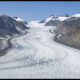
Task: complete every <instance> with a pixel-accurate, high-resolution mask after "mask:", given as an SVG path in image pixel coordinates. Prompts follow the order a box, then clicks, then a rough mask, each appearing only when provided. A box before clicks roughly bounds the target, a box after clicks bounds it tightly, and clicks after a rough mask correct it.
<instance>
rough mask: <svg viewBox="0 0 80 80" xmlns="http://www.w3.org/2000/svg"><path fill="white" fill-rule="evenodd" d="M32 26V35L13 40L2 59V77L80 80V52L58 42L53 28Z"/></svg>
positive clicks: (32, 23)
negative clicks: (69, 79)
mask: <svg viewBox="0 0 80 80" xmlns="http://www.w3.org/2000/svg"><path fill="white" fill-rule="evenodd" d="M28 26H30V27H31V29H30V30H28V34H26V35H23V36H21V37H16V38H14V39H12V40H11V43H12V44H13V46H12V48H11V49H9V50H8V52H7V54H6V55H4V56H2V57H0V78H80V50H77V49H74V48H70V47H68V46H65V45H61V44H59V43H56V42H55V41H54V40H53V37H54V35H55V34H53V33H50V31H49V30H50V29H52V27H50V26H44V24H39V23H38V22H37V21H33V22H30V23H29V25H28ZM54 29H55V28H54Z"/></svg>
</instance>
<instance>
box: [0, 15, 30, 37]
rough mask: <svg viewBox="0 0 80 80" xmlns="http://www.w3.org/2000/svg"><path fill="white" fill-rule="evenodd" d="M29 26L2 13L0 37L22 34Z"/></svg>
mask: <svg viewBox="0 0 80 80" xmlns="http://www.w3.org/2000/svg"><path fill="white" fill-rule="evenodd" d="M25 29H28V27H27V26H26V25H25V24H24V23H22V22H19V21H16V20H15V19H13V18H12V17H10V16H7V15H4V14H1V15H0V37H6V36H14V35H19V34H22V32H23V31H24V30H25Z"/></svg>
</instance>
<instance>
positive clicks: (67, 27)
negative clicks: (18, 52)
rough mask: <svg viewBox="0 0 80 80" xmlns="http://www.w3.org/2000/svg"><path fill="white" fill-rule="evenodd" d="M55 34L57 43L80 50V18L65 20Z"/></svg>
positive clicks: (73, 17)
mask: <svg viewBox="0 0 80 80" xmlns="http://www.w3.org/2000/svg"><path fill="white" fill-rule="evenodd" d="M55 32H56V36H55V41H58V42H60V43H63V44H66V45H69V46H72V47H75V48H79V49H80V16H71V17H69V19H67V20H64V21H63V22H61V23H60V25H59V27H58V28H57V29H56V31H55Z"/></svg>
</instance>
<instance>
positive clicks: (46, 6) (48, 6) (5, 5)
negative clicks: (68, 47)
mask: <svg viewBox="0 0 80 80" xmlns="http://www.w3.org/2000/svg"><path fill="white" fill-rule="evenodd" d="M0 13H1V14H6V15H8V16H18V17H20V18H22V19H23V20H26V21H33V20H43V19H45V18H47V17H49V16H50V15H55V14H56V15H57V16H60V15H64V14H65V13H68V14H69V15H73V14H76V13H78V14H79V13H80V1H3V2H0Z"/></svg>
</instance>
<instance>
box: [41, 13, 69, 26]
mask: <svg viewBox="0 0 80 80" xmlns="http://www.w3.org/2000/svg"><path fill="white" fill-rule="evenodd" d="M68 18H69V15H68V14H64V15H63V16H56V15H51V16H50V17H48V18H46V19H44V20H42V21H40V22H39V23H45V26H57V25H58V24H59V23H60V22H62V21H64V20H66V19H68Z"/></svg>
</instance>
